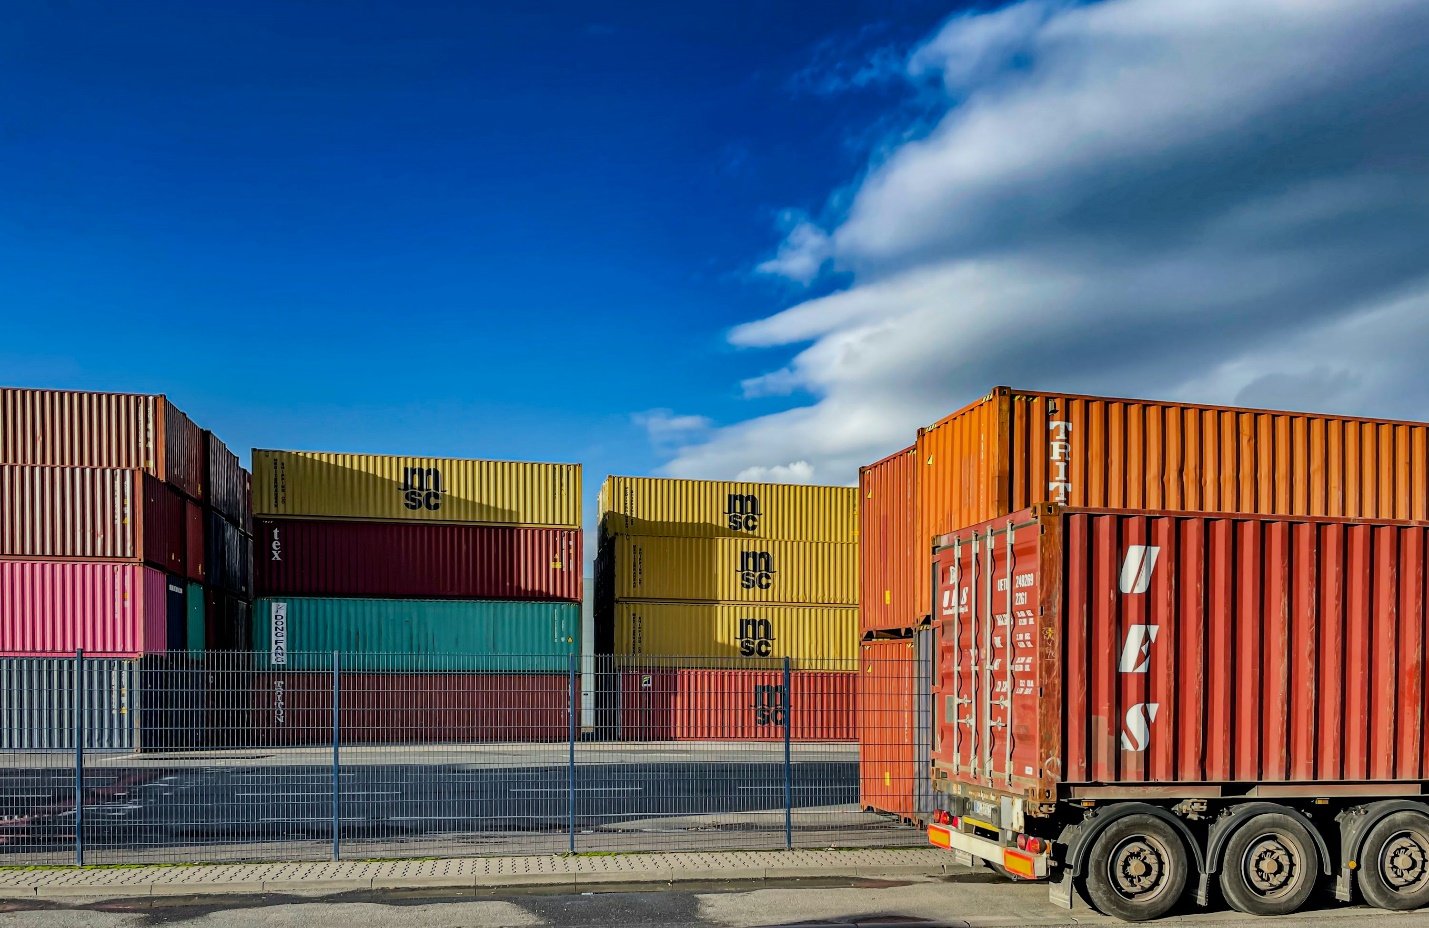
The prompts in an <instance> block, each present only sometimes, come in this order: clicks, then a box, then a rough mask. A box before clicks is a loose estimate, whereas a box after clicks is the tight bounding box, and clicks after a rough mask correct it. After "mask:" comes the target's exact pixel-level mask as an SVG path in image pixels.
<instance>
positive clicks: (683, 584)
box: [602, 535, 858, 606]
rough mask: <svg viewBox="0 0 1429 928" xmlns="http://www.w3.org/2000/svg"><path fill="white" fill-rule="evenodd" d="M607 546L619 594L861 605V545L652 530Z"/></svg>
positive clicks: (661, 598)
mask: <svg viewBox="0 0 1429 928" xmlns="http://www.w3.org/2000/svg"><path fill="white" fill-rule="evenodd" d="M605 544H606V546H607V548H608V552H607V553H606V557H607V558H609V560H607V561H606V562H604V564H603V565H602V566H604V568H605V570H606V571H607V573H608V575H609V576H610V578H611V583H610V588H609V593H610V595H611V596H612V597H613V598H615V599H641V600H654V601H660V602H669V601H672V600H696V601H704V602H711V601H714V602H735V603H823V604H828V605H846V606H857V605H858V545H853V544H834V543H832V542H818V541H762V540H759V539H740V538H674V537H659V536H650V535H617V536H615V537H614V538H610V539H607V540H606V542H605Z"/></svg>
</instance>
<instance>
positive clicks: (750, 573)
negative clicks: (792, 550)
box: [739, 551, 774, 590]
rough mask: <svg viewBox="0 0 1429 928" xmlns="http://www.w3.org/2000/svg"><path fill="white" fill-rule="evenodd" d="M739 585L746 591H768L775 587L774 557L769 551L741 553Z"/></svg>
mask: <svg viewBox="0 0 1429 928" xmlns="http://www.w3.org/2000/svg"><path fill="white" fill-rule="evenodd" d="M739 585H740V586H741V587H743V588H744V589H746V590H767V589H769V588H770V587H771V586H773V585H774V555H772V554H770V553H769V552H768V551H741V552H739Z"/></svg>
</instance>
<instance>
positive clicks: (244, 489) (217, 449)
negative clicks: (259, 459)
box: [203, 430, 253, 535]
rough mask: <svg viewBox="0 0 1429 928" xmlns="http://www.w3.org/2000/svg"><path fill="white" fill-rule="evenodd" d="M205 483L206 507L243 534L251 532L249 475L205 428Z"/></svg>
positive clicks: (226, 448)
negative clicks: (221, 516)
mask: <svg viewBox="0 0 1429 928" xmlns="http://www.w3.org/2000/svg"><path fill="white" fill-rule="evenodd" d="M203 440H204V468H205V470H204V474H205V479H204V485H205V486H206V487H207V500H208V504H209V506H211V507H213V508H214V509H216V510H217V511H218V512H220V513H222V514H223V516H224V517H225V518H226V519H228V521H230V522H232V523H233V524H235V525H237V526H238V527H239V528H240V529H242V530H243V531H244V532H245V533H246V534H249V535H251V534H253V496H252V494H253V488H252V475H251V474H249V473H248V471H247V470H245V469H244V468H243V465H242V464H241V463H239V460H238V455H236V454H234V453H233V452H232V451H229V450H228V446H227V445H225V444H224V443H223V442H222V441H221V440H220V439H219V437H218V436H217V435H215V434H213V433H212V432H210V431H207V430H205V431H204V433H203Z"/></svg>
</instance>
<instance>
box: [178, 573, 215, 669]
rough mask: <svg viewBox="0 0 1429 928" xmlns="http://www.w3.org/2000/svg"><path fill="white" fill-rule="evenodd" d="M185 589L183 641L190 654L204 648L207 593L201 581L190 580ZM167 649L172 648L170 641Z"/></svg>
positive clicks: (200, 651)
mask: <svg viewBox="0 0 1429 928" xmlns="http://www.w3.org/2000/svg"><path fill="white" fill-rule="evenodd" d="M186 589H187V592H186V594H185V609H184V625H185V628H184V641H185V644H186V646H187V648H188V652H189V653H190V654H202V653H203V652H204V651H205V650H206V647H205V644H206V642H207V640H208V635H207V628H206V625H207V621H208V620H207V614H208V594H206V593H205V592H204V589H203V584H202V583H194V582H193V581H190V582H189V583H188V585H187V587H186ZM169 649H170V650H173V643H172V642H170V644H169Z"/></svg>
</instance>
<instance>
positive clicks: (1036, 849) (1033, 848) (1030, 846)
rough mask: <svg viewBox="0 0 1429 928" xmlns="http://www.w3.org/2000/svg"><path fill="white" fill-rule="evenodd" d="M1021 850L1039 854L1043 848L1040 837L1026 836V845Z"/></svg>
mask: <svg viewBox="0 0 1429 928" xmlns="http://www.w3.org/2000/svg"><path fill="white" fill-rule="evenodd" d="M1023 850H1024V851H1026V852H1027V853H1029V854H1040V853H1042V851H1043V850H1045V848H1044V847H1043V842H1042V839H1041V838H1028V839H1027V846H1026V847H1024V848H1023Z"/></svg>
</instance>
